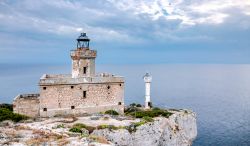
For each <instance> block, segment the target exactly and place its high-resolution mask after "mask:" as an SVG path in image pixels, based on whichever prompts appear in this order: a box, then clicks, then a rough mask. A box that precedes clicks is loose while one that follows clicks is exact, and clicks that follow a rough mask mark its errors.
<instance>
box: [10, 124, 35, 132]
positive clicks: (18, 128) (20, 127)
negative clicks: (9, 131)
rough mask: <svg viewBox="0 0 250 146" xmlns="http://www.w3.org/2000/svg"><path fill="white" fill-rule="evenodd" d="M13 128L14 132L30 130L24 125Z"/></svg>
mask: <svg viewBox="0 0 250 146" xmlns="http://www.w3.org/2000/svg"><path fill="white" fill-rule="evenodd" d="M14 128H15V130H17V131H18V130H32V129H31V128H30V127H28V126H24V125H18V126H15V127H14Z"/></svg>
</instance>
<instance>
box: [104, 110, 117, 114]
mask: <svg viewBox="0 0 250 146" xmlns="http://www.w3.org/2000/svg"><path fill="white" fill-rule="evenodd" d="M105 114H109V115H119V113H118V112H117V111H115V110H107V111H105Z"/></svg>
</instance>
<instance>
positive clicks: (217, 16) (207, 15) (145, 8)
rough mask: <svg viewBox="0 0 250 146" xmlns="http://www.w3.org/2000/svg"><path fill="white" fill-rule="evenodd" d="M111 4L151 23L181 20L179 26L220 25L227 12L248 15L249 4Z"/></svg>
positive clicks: (151, 0)
mask: <svg viewBox="0 0 250 146" xmlns="http://www.w3.org/2000/svg"><path fill="white" fill-rule="evenodd" d="M109 2H111V3H112V4H114V5H115V6H116V7H118V8H119V9H121V10H124V11H132V12H133V13H134V14H136V15H141V14H146V15H148V16H149V17H150V18H151V19H152V20H153V21H154V20H157V19H159V18H160V17H163V18H165V19H166V20H181V23H180V25H196V24H220V23H223V22H224V21H225V19H226V18H227V17H228V16H229V13H228V11H227V10H230V9H237V10H240V11H241V12H242V13H245V14H249V11H250V3H249V1H246V0H238V1H235V0H234V1H233V0H219V1H218V0H209V1H204V0H203V1H198V0H197V1H193V2H192V3H190V2H186V1H183V0H177V1H170V0H169V1H166V0H148V1H144V0H139V1H133V0H126V1H120V0H109Z"/></svg>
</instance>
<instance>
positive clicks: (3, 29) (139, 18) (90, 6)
mask: <svg viewBox="0 0 250 146" xmlns="http://www.w3.org/2000/svg"><path fill="white" fill-rule="evenodd" d="M249 29H250V2H249V1H246V0H237V1H236V0H234V1H233V0H209V1H207V0H192V1H185V0H175V1H173V0H136V1H135V0H96V1H87V0H83V1H80V0H56V1H48V0H40V1H34V0H22V1H19V0H13V1H8V0H2V1H0V51H2V50H8V49H11V50H15V49H17V48H15V47H16V46H18V45H17V44H12V42H11V41H9V40H11V39H13V40H16V42H18V44H19V46H18V47H19V48H22V49H23V50H24V49H25V50H32V47H34V46H40V47H42V46H44V49H43V50H44V51H46V50H48V48H50V49H52V50H56V46H58V47H59V48H60V47H66V46H67V47H70V46H72V44H73V43H74V41H72V40H73V39H75V38H76V37H77V36H78V35H79V33H80V32H83V31H84V32H87V34H88V35H89V37H90V38H91V40H94V43H93V44H94V45H96V47H97V48H101V47H105V46H108V45H110V47H106V48H108V49H113V50H115V49H116V48H117V49H118V50H119V49H126V50H127V51H128V52H129V51H132V50H133V49H134V50H135V49H138V50H140V49H144V50H152V48H154V49H153V50H154V51H159V52H161V51H163V50H175V49H176V50H178V48H176V46H173V44H174V45H178V46H179V44H181V45H182V48H185V46H187V45H189V44H193V45H197V44H198V45H199V44H201V45H204V46H209V45H211V46H212V45H214V44H216V45H214V46H219V45H221V46H222V45H225V46H226V45H227V44H230V43H231V44H232V42H240V43H239V44H237V47H239V48H240V47H245V46H247V44H248V43H247V39H246V38H247V37H250V36H249V35H247V34H248V32H249ZM242 34H244V35H242ZM249 34H250V33H249ZM70 42H72V43H70ZM52 44H53V45H52ZM218 44H219V45H218ZM168 45H171V46H172V47H165V46H168ZM231 46H233V45H230V46H229V47H231ZM200 49H201V50H202V49H203V47H202V48H200ZM20 50H21V49H20ZM43 50H42V49H41V50H39V51H43ZM129 53H130V52H129ZM0 57H1V55H0Z"/></svg>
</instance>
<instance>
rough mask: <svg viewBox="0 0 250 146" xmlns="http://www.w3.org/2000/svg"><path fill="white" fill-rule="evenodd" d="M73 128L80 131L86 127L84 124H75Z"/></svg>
mask: <svg viewBox="0 0 250 146" xmlns="http://www.w3.org/2000/svg"><path fill="white" fill-rule="evenodd" d="M73 127H75V128H80V129H81V128H86V127H87V126H86V125H85V124H82V123H76V124H74V125H73Z"/></svg>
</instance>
